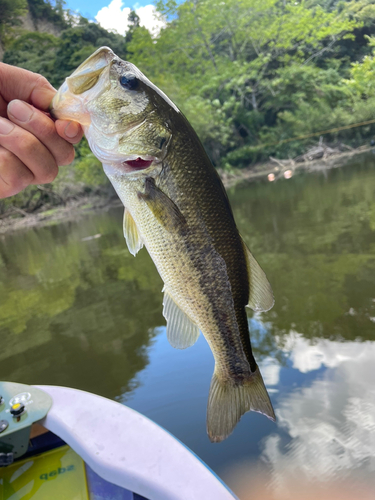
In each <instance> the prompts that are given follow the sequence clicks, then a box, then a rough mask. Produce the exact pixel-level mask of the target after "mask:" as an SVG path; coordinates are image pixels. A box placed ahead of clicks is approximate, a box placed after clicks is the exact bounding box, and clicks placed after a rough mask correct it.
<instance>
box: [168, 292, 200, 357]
mask: <svg viewBox="0 0 375 500" xmlns="http://www.w3.org/2000/svg"><path fill="white" fill-rule="evenodd" d="M163 306H164V307H163V316H164V318H165V319H166V320H167V338H168V341H169V343H170V344H171V346H172V347H175V348H176V349H186V348H187V347H190V346H192V345H193V344H195V342H196V341H197V340H198V337H199V328H198V327H197V325H196V324H195V323H193V322H192V321H191V319H190V318H189V317H188V316H187V314H185V313H184V312H183V311H182V310H181V309H180V308H179V307H178V305H177V304H176V302H175V301H174V300H173V299H172V297H171V296H170V295H169V293H168V292H167V291H165V292H164V299H163Z"/></svg>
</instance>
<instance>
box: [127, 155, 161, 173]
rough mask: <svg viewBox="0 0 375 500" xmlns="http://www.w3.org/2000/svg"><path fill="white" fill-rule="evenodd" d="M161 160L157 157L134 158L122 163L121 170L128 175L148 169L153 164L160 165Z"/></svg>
mask: <svg viewBox="0 0 375 500" xmlns="http://www.w3.org/2000/svg"><path fill="white" fill-rule="evenodd" d="M159 161H160V160H158V158H156V157H155V156H151V155H144V156H135V155H134V156H132V157H130V158H128V159H127V160H124V161H122V163H121V170H123V171H125V172H126V173H132V172H139V171H141V170H146V169H148V168H149V167H150V166H151V165H152V164H153V163H159Z"/></svg>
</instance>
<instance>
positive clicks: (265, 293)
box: [242, 240, 275, 312]
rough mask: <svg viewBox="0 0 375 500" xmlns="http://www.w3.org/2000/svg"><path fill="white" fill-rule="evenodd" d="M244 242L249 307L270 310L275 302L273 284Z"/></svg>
mask: <svg viewBox="0 0 375 500" xmlns="http://www.w3.org/2000/svg"><path fill="white" fill-rule="evenodd" d="M242 244H243V247H244V250H245V255H246V261H247V269H248V273H249V286H250V294H249V303H248V304H247V307H250V309H252V310H253V311H256V312H260V311H269V310H270V309H271V307H272V306H273V305H274V303H275V299H274V297H273V292H272V288H271V285H270V283H269V281H268V279H267V276H266V274H265V272H264V271H263V269H262V268H261V267H260V265H259V264H258V262H257V261H256V260H255V257H254V256H253V254H252V253H251V252H250V250H249V249H248V248H247V245H246V243H245V242H244V241H243V240H242Z"/></svg>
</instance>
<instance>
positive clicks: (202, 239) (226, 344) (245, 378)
mask: <svg viewBox="0 0 375 500" xmlns="http://www.w3.org/2000/svg"><path fill="white" fill-rule="evenodd" d="M52 113H53V115H54V116H56V117H57V118H64V119H74V120H77V121H79V122H80V123H81V124H82V125H83V127H84V130H85V134H86V137H87V139H88V141H89V144H90V147H91V149H92V151H93V152H94V154H95V155H96V156H97V157H98V158H99V160H101V161H102V163H103V167H104V171H105V173H106V174H107V176H108V178H109V179H110V181H111V182H112V184H113V186H114V188H115V189H116V191H117V193H118V195H119V197H120V199H121V201H122V202H123V204H124V206H125V214H124V235H125V238H126V241H127V244H128V248H129V250H130V251H131V252H132V253H133V255H136V253H137V252H138V250H139V249H140V248H142V246H143V245H144V246H145V247H146V248H147V250H148V252H149V254H150V256H151V257H152V259H153V261H154V263H155V265H156V267H157V269H158V272H159V274H160V276H161V278H162V280H163V282H164V290H163V291H164V300H163V306H164V307H163V314H164V316H165V318H166V320H167V336H168V340H169V342H170V343H171V345H172V346H174V347H176V348H180V349H184V348H186V347H189V346H191V345H193V344H194V343H195V342H196V340H197V339H198V336H199V333H200V331H201V332H202V333H203V335H204V337H205V338H206V340H207V342H208V344H209V346H210V348H211V351H212V353H213V356H214V359H215V371H214V375H213V378H212V381H211V387H210V394H209V399H208V407H207V432H208V435H209V437H210V439H211V441H215V442H219V441H222V440H223V439H225V438H226V437H227V436H228V435H229V434H230V433H231V432H232V430H233V429H234V427H235V425H236V424H237V422H238V420H239V419H240V418H241V416H242V415H243V414H244V413H245V412H246V411H249V410H254V411H258V412H261V413H263V414H265V415H266V416H268V417H269V418H271V419H273V420H274V418H275V416H274V412H273V408H272V405H271V402H270V399H269V396H268V394H267V391H266V388H265V386H264V383H263V380H262V376H261V374H260V371H259V368H258V366H257V364H256V361H255V359H254V356H253V353H252V350H251V344H250V336H249V330H248V321H247V315H246V311H245V307H246V306H249V307H251V308H252V309H253V310H255V311H266V310H268V309H270V308H271V307H272V306H273V303H274V300H273V294H272V290H271V287H270V285H269V283H268V280H267V278H266V276H265V274H264V272H263V271H262V269H261V268H260V266H259V265H258V263H257V262H256V260H255V259H254V257H253V256H252V254H251V253H250V251H249V249H248V248H247V247H246V245H245V244H244V242H243V240H242V239H241V236H240V235H239V233H238V230H237V227H236V224H235V221H234V218H233V214H232V210H231V208H230V204H229V201H228V198H227V195H226V192H225V189H224V187H223V185H222V183H221V180H220V178H219V176H218V174H217V172H216V170H215V168H214V167H213V166H212V164H211V162H210V160H209V158H208V157H207V154H206V153H205V150H204V148H203V146H202V145H201V143H200V141H199V139H198V137H197V135H196V134H195V132H194V130H193V129H192V127H191V125H190V124H189V122H188V121H187V120H186V118H185V117H184V116H183V114H182V113H181V112H180V111H179V110H178V108H177V107H176V106H175V105H174V104H173V103H172V102H171V101H170V100H169V99H168V98H167V97H166V96H165V95H164V94H163V93H162V92H161V91H160V90H159V89H158V88H157V87H155V86H154V85H153V84H152V83H151V82H150V81H149V80H148V79H147V78H146V77H145V76H144V75H143V74H142V73H141V72H140V71H139V70H138V69H137V68H136V67H135V66H134V65H132V64H131V63H128V62H125V61H122V60H121V59H119V58H118V57H117V56H115V54H114V53H113V52H112V51H111V50H110V49H108V48H106V47H103V48H101V49H99V50H98V51H96V52H95V53H94V54H93V55H92V56H90V57H89V58H88V59H87V60H86V61H85V62H84V63H82V65H81V66H80V67H79V68H78V69H77V70H76V71H75V72H74V73H73V74H72V75H71V76H70V77H69V78H67V80H66V82H65V83H64V84H63V85H62V87H61V88H60V90H59V92H58V94H57V95H56V97H55V99H54V101H53V103H52Z"/></svg>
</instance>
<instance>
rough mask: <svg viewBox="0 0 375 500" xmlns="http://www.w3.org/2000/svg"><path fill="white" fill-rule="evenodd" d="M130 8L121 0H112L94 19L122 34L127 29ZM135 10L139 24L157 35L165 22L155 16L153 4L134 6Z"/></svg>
mask: <svg viewBox="0 0 375 500" xmlns="http://www.w3.org/2000/svg"><path fill="white" fill-rule="evenodd" d="M130 11H131V9H130V7H124V2H123V0H112V2H111V3H110V4H109V5H108V6H107V7H103V8H102V9H100V10H99V12H98V13H97V14H96V16H95V19H96V20H97V21H98V23H99V24H100V25H101V26H102V27H103V28H105V29H106V30H114V31H117V32H118V33H120V35H124V34H125V33H126V31H127V30H128V27H129V24H128V16H129V13H130ZM135 12H136V13H137V14H138V16H139V18H140V24H141V26H144V27H145V28H146V29H148V30H149V31H150V33H151V34H152V35H157V34H158V33H159V31H160V29H161V28H162V27H163V26H165V22H164V21H161V20H160V19H157V18H155V14H156V9H155V6H154V5H145V6H144V7H135Z"/></svg>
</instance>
